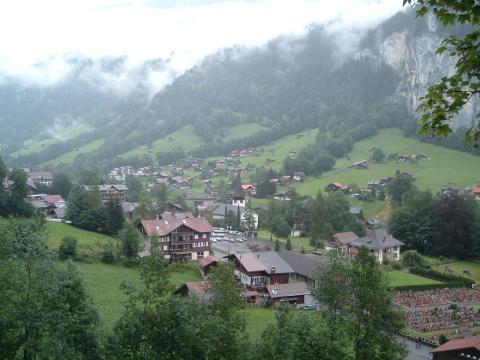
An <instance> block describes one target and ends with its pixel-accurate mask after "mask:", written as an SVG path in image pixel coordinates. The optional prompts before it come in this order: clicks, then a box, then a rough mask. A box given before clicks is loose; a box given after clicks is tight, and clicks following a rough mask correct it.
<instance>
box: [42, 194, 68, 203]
mask: <svg viewBox="0 0 480 360" xmlns="http://www.w3.org/2000/svg"><path fill="white" fill-rule="evenodd" d="M45 201H46V202H47V203H49V204H55V203H57V202H60V201H64V200H63V197H62V195H46V196H45Z"/></svg>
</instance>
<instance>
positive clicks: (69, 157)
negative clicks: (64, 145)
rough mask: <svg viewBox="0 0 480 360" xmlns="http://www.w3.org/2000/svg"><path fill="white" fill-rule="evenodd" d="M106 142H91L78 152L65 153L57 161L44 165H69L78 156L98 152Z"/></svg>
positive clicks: (99, 140)
mask: <svg viewBox="0 0 480 360" xmlns="http://www.w3.org/2000/svg"><path fill="white" fill-rule="evenodd" d="M104 142H105V139H97V140H95V141H92V142H89V143H88V144H85V145H83V146H81V147H79V148H78V150H77V151H70V152H68V153H65V154H63V155H61V156H59V157H57V158H55V159H52V160H50V161H47V162H45V163H44V164H45V165H51V166H56V165H59V164H61V163H64V164H68V163H70V162H72V161H73V160H75V157H76V156H77V155H78V154H88V153H91V152H93V151H95V150H97V149H98V148H100V147H101V146H102V145H103V143H104Z"/></svg>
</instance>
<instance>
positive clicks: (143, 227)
mask: <svg viewBox="0 0 480 360" xmlns="http://www.w3.org/2000/svg"><path fill="white" fill-rule="evenodd" d="M139 231H140V232H141V233H142V234H143V236H144V238H145V249H144V252H143V254H148V253H149V252H150V249H149V248H150V238H151V237H152V236H157V237H158V240H159V246H160V248H161V250H162V251H163V253H164V254H165V258H166V259H171V260H172V261H176V260H197V259H203V258H205V257H207V256H209V255H210V249H209V245H210V234H211V233H212V231H213V229H212V227H211V226H210V224H209V223H208V221H207V219H205V218H203V217H183V216H179V217H176V216H174V215H171V216H170V217H169V218H168V220H167V219H158V220H142V221H141V223H140V225H139Z"/></svg>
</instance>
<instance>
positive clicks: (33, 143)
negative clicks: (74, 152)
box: [11, 124, 93, 157]
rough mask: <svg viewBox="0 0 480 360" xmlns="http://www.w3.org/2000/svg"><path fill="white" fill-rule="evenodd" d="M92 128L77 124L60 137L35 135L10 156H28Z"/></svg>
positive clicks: (63, 132)
mask: <svg viewBox="0 0 480 360" xmlns="http://www.w3.org/2000/svg"><path fill="white" fill-rule="evenodd" d="M92 129H93V128H92V127H91V126H90V125H88V124H79V125H75V126H72V127H70V128H68V129H66V130H64V131H62V133H61V136H56V137H54V136H52V134H48V133H47V134H44V135H43V136H40V135H37V136H36V137H35V138H32V139H28V140H26V141H25V142H24V143H23V148H22V149H20V150H18V151H15V152H14V153H12V154H11V155H12V156H13V157H18V156H23V155H29V154H32V153H36V152H40V151H42V150H44V149H46V148H47V147H49V146H51V145H54V144H56V143H58V142H60V141H66V140H70V139H74V138H76V137H78V136H79V135H81V134H84V133H86V132H88V131H90V130H92Z"/></svg>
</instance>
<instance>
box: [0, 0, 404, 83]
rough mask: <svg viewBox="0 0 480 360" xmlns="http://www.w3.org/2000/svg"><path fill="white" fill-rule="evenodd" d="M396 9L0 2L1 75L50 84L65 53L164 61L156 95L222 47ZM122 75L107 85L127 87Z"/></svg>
mask: <svg viewBox="0 0 480 360" xmlns="http://www.w3.org/2000/svg"><path fill="white" fill-rule="evenodd" d="M400 9H401V1H400V0H340V1H330V0H318V1H313V0H312V1H308V0H259V1H248V0H238V1H216V2H212V1H206V2H202V1H192V0H190V1H170V0H169V1H162V0H156V1H148V2H147V1H140V0H130V1H128V0H126V1H122V0H119V1H113V0H82V1H75V0H72V1H68V0H43V1H38V0H15V1H2V2H0V44H1V46H0V72H4V73H7V74H10V75H13V76H18V77H22V78H24V79H28V80H30V81H33V82H37V83H47V84H48V83H52V82H55V81H57V80H58V79H59V78H61V77H62V76H64V75H65V73H67V72H68V69H69V68H68V66H66V65H65V63H64V61H63V58H64V55H65V54H69V53H74V54H81V55H83V56H86V57H90V58H94V59H95V58H101V57H104V56H127V58H128V63H127V69H135V68H136V67H137V66H138V65H139V64H141V63H142V62H144V61H145V60H148V59H157V58H164V59H165V58H169V59H170V61H169V65H168V69H167V72H166V73H164V74H159V73H158V72H157V73H152V76H151V78H149V79H148V83H149V85H152V84H153V86H154V90H158V89H159V88H161V87H162V86H164V85H165V84H167V83H168V82H170V81H172V79H173V78H174V77H175V76H178V75H179V74H181V73H182V72H183V71H185V70H186V69H188V68H190V67H192V66H193V65H195V64H196V63H198V62H199V61H200V60H201V59H202V58H203V57H204V56H206V55H208V54H209V53H212V52H215V51H216V50H218V49H220V48H223V47H228V46H232V45H234V44H239V45H245V46H254V45H260V44H263V43H265V42H266V41H268V40H269V39H271V38H274V37H276V36H278V35H280V34H299V33H302V32H303V31H304V30H305V26H307V25H309V24H311V23H326V22H332V21H335V24H336V25H335V27H336V28H337V29H346V27H345V26H348V29H350V30H351V29H359V28H362V27H366V26H371V25H374V24H376V23H378V22H380V21H381V20H383V19H385V18H387V17H388V16H390V15H393V13H395V12H396V11H398V10H400ZM348 38H350V37H345V39H348ZM38 63H41V64H42V65H41V66H38V65H37V66H35V64H38ZM122 76H123V77H124V76H125V75H124V74H123V75H119V78H118V79H112V78H110V79H109V80H110V81H113V80H115V81H114V82H115V83H117V84H116V86H118V85H119V84H118V83H120V85H121V84H122V83H123V82H124V81H129V80H127V79H125V78H123V77H122Z"/></svg>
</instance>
